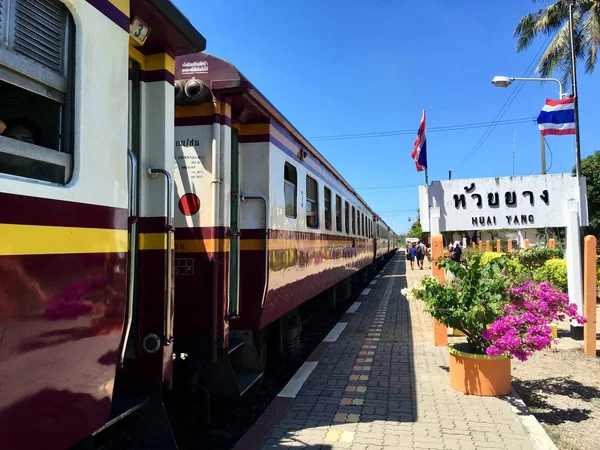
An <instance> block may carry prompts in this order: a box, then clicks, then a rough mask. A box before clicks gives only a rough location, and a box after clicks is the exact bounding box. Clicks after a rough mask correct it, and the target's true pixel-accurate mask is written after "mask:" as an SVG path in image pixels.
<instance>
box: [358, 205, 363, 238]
mask: <svg viewBox="0 0 600 450" xmlns="http://www.w3.org/2000/svg"><path fill="white" fill-rule="evenodd" d="M358 235H359V236H362V235H363V227H362V212H360V210H358Z"/></svg>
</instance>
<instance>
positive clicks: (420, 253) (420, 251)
mask: <svg viewBox="0 0 600 450" xmlns="http://www.w3.org/2000/svg"><path fill="white" fill-rule="evenodd" d="M425 251H426V248H425V244H423V243H422V242H421V241H419V242H418V243H417V252H416V257H417V266H418V267H419V269H421V270H423V260H424V259H425Z"/></svg>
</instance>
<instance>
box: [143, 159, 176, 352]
mask: <svg viewBox="0 0 600 450" xmlns="http://www.w3.org/2000/svg"><path fill="white" fill-rule="evenodd" d="M148 174H149V175H150V176H153V177H155V176H158V175H164V177H165V178H166V181H167V228H166V230H165V232H166V234H167V305H166V308H165V309H166V311H165V314H166V318H165V330H164V335H163V336H164V337H163V344H164V345H170V344H171V342H173V336H172V335H171V300H172V298H171V295H172V294H171V291H172V289H173V255H172V252H173V249H172V245H171V238H172V233H173V176H172V175H171V174H170V173H169V171H168V170H165V169H158V168H155V167H149V168H148Z"/></svg>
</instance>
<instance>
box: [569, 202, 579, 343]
mask: <svg viewBox="0 0 600 450" xmlns="http://www.w3.org/2000/svg"><path fill="white" fill-rule="evenodd" d="M580 230H581V224H580V222H579V205H578V202H577V200H574V199H573V200H569V201H568V202H567V236H566V238H567V239H566V240H567V248H566V249H565V258H566V260H567V284H568V286H569V300H570V302H571V303H575V304H576V305H577V311H578V312H579V313H580V314H583V280H582V270H581V269H582V267H581V266H582V258H581V241H580V232H581V231H580ZM571 338H573V339H576V340H582V339H583V326H581V325H579V324H578V323H577V321H574V320H573V321H571Z"/></svg>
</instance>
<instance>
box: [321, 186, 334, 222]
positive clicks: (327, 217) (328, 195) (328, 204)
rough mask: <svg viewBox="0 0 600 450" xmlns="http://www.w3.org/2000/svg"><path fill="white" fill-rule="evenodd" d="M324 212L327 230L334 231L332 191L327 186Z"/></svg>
mask: <svg viewBox="0 0 600 450" xmlns="http://www.w3.org/2000/svg"><path fill="white" fill-rule="evenodd" d="M323 212H324V213H325V229H326V230H332V229H333V223H332V214H331V189H329V188H328V187H327V186H323Z"/></svg>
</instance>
